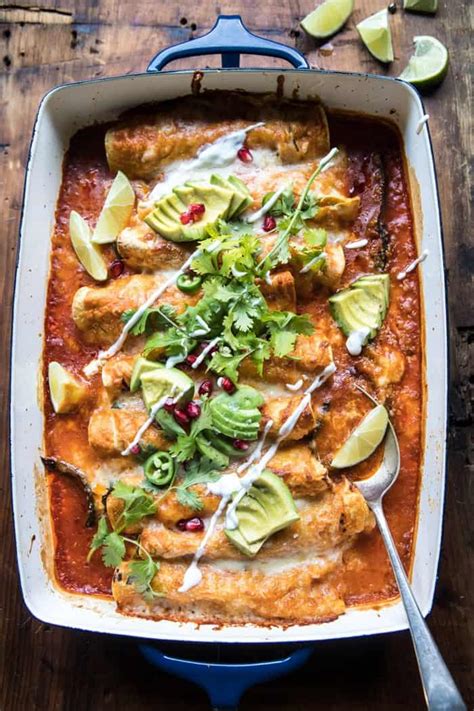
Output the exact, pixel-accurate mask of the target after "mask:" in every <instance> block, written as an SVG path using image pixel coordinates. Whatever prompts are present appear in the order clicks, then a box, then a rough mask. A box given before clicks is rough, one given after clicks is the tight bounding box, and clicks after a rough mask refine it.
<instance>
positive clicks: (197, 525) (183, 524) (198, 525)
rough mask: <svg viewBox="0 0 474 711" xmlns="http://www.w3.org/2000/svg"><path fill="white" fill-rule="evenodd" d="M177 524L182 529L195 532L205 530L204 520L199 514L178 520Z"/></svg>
mask: <svg viewBox="0 0 474 711" xmlns="http://www.w3.org/2000/svg"><path fill="white" fill-rule="evenodd" d="M177 526H178V528H179V530H180V531H191V532H193V533H195V532H196V531H204V521H203V520H202V518H199V516H195V517H194V518H188V519H186V518H182V519H181V520H180V521H178V523H177Z"/></svg>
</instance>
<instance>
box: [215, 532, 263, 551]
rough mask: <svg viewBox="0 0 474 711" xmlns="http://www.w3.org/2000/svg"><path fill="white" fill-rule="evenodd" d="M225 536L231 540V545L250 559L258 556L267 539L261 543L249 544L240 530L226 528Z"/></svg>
mask: <svg viewBox="0 0 474 711" xmlns="http://www.w3.org/2000/svg"><path fill="white" fill-rule="evenodd" d="M224 533H225V535H226V536H227V538H228V539H229V541H230V542H231V543H233V544H234V546H235V547H236V548H238V550H239V551H240V552H241V553H243V554H244V555H248V556H249V558H253V557H254V556H256V555H257V553H258V551H259V550H260V548H261V547H262V546H263V544H264V543H265V541H266V540H267V538H262V539H261V540H260V541H257V542H256V543H249V542H248V541H246V540H245V538H244V537H243V535H242V534H241V533H240V531H239V529H238V528H236V529H234V530H233V531H231V530H230V529H228V528H226V529H225V530H224Z"/></svg>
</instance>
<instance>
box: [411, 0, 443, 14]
mask: <svg viewBox="0 0 474 711" xmlns="http://www.w3.org/2000/svg"><path fill="white" fill-rule="evenodd" d="M403 9H404V10H409V11H410V12H428V13H430V14H433V15H434V13H435V12H436V10H437V9H438V0H403Z"/></svg>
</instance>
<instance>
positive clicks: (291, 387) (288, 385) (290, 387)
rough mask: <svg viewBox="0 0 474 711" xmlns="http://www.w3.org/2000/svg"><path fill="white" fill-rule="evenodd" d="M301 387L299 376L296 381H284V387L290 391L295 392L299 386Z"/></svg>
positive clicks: (301, 380) (301, 382)
mask: <svg viewBox="0 0 474 711" xmlns="http://www.w3.org/2000/svg"><path fill="white" fill-rule="evenodd" d="M302 387H303V378H300V379H299V380H297V381H296V383H286V385H285V388H288V390H291V391H292V392H296V391H297V390H299V389H300V388H302Z"/></svg>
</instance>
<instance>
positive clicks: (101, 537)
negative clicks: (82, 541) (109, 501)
mask: <svg viewBox="0 0 474 711" xmlns="http://www.w3.org/2000/svg"><path fill="white" fill-rule="evenodd" d="M108 535H109V526H108V523H107V518H106V517H105V516H101V518H100V519H99V523H98V524H97V532H96V534H95V536H94V537H93V539H92V541H91V545H90V549H89V554H88V556H87V560H88V561H90V559H91V558H92V556H93V555H94V553H95V552H96V550H98V549H99V548H101V547H102V546H103V545H104V542H105V539H106V538H107V536H108Z"/></svg>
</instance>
